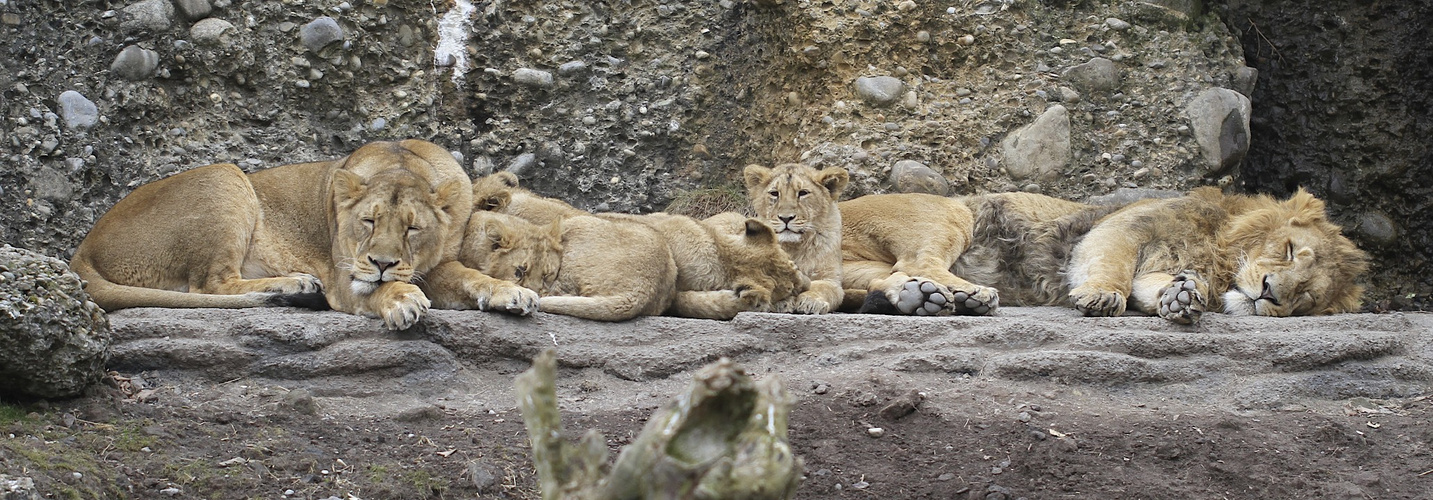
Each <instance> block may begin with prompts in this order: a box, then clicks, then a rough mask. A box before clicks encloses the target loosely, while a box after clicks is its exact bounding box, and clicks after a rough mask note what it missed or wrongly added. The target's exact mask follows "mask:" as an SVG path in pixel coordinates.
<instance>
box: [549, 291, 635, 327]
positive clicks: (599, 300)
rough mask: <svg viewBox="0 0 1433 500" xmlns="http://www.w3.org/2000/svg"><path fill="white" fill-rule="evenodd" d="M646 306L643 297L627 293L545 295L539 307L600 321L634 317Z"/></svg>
mask: <svg viewBox="0 0 1433 500" xmlns="http://www.w3.org/2000/svg"><path fill="white" fill-rule="evenodd" d="M646 306H647V305H646V303H645V301H644V300H642V298H640V297H632V296H627V295H605V296H600V297H577V296H569V295H556V296H549V297H543V298H541V299H539V301H538V309H540V310H541V311H542V312H547V313H553V314H562V315H565V316H576V317H578V318H585V319H593V320H598V321H623V320H628V319H632V318H635V317H637V316H639V315H641V314H642V311H643V310H644V309H646Z"/></svg>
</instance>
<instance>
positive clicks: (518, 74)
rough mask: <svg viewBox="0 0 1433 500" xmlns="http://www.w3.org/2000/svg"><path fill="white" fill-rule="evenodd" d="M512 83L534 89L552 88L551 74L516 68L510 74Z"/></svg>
mask: <svg viewBox="0 0 1433 500" xmlns="http://www.w3.org/2000/svg"><path fill="white" fill-rule="evenodd" d="M512 79H513V81H515V82H517V83H520V84H523V85H526V86H529V87H535V88H544V89H545V88H550V87H552V83H553V79H552V73H549V72H547V71H543V70H540V69H532V68H518V69H517V70H516V71H513V72H512Z"/></svg>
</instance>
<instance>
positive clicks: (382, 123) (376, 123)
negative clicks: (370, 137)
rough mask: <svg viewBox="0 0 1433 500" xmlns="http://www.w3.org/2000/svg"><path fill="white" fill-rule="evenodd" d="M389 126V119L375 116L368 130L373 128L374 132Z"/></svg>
mask: <svg viewBox="0 0 1433 500" xmlns="http://www.w3.org/2000/svg"><path fill="white" fill-rule="evenodd" d="M387 126H388V120H384V119H382V118H374V119H373V122H372V123H369V124H368V130H372V131H374V132H377V131H380V130H383V129H384V128H385V127H387Z"/></svg>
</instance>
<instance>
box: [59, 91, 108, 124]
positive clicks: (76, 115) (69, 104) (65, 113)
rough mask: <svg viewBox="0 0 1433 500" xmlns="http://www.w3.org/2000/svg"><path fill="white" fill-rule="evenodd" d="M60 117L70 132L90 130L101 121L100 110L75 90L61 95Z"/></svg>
mask: <svg viewBox="0 0 1433 500" xmlns="http://www.w3.org/2000/svg"><path fill="white" fill-rule="evenodd" d="M59 102H60V117H61V118H64V120H65V128H67V129H69V130H89V129H92V128H94V127H95V124H97V123H99V121H100V111H99V108H97V107H95V103H94V102H92V101H90V100H89V99H88V98H86V97H85V96H84V95H83V94H80V93H79V92H75V91H73V90H66V91H64V92H61V93H60V97H59Z"/></svg>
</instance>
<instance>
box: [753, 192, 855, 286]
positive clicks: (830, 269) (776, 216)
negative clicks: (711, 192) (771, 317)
mask: <svg viewBox="0 0 1433 500" xmlns="http://www.w3.org/2000/svg"><path fill="white" fill-rule="evenodd" d="M742 177H743V179H744V181H745V183H746V189H747V194H748V197H749V198H750V199H751V208H752V210H753V211H754V212H755V213H756V218H757V219H759V220H760V221H761V222H763V223H765V224H766V225H767V226H769V227H771V229H772V230H773V231H775V233H776V236H777V241H780V242H781V246H782V248H783V249H784V250H785V251H786V253H787V254H788V255H790V256H791V259H792V260H793V261H794V262H795V263H796V267H797V269H800V270H801V272H802V273H804V274H805V275H806V276H807V277H809V278H810V279H811V287H810V289H809V290H807V291H805V292H802V293H801V294H800V295H798V296H797V297H796V299H795V300H793V301H790V302H789V304H790V307H789V309H790V311H789V312H796V313H801V314H822V313H827V312H831V311H834V310H836V308H838V307H840V306H841V300H842V298H843V296H844V294H845V292H844V289H843V288H842V286H841V285H842V282H841V211H840V210H839V209H837V208H836V202H837V200H839V199H840V197H841V192H842V191H844V190H845V189H846V184H847V183H848V182H849V181H850V176H849V174H847V173H846V170H845V169H842V168H830V169H825V170H817V169H814V168H811V167H807V166H803V165H797V164H784V165H777V166H776V167H775V168H767V167H764V166H761V165H747V167H746V168H745V169H744V170H743V172H742ZM783 309H785V308H783Z"/></svg>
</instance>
